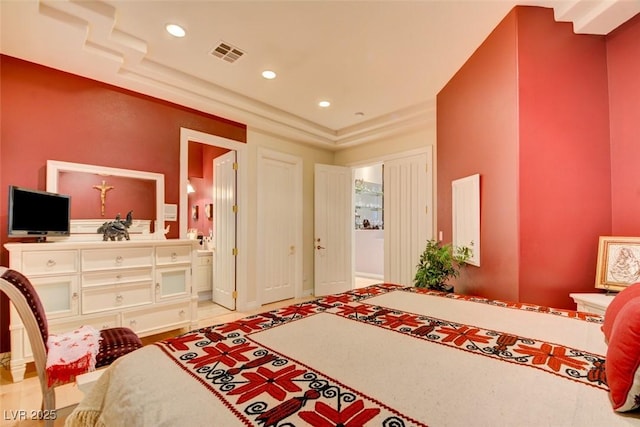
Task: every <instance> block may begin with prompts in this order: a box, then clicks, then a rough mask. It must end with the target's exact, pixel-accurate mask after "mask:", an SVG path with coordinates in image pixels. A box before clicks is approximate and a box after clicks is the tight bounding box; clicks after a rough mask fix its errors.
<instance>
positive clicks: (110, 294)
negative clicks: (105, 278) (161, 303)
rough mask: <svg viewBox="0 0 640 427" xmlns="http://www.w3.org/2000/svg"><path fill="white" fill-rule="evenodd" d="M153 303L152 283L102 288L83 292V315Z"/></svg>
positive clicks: (87, 289)
mask: <svg viewBox="0 0 640 427" xmlns="http://www.w3.org/2000/svg"><path fill="white" fill-rule="evenodd" d="M152 302H153V287H152V286H151V283H148V284H144V283H143V284H133V285H115V286H113V285H111V286H101V287H94V288H84V289H83V290H82V314H88V313H97V312H101V311H106V310H113V309H122V308H127V307H135V306H139V305H145V304H151V303H152Z"/></svg>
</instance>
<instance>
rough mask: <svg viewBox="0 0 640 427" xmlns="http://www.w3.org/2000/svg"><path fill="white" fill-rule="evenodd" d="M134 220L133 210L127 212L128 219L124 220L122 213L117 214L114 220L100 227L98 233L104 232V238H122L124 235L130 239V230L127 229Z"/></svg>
mask: <svg viewBox="0 0 640 427" xmlns="http://www.w3.org/2000/svg"><path fill="white" fill-rule="evenodd" d="M132 222H133V211H129V213H127V219H126V220H124V221H122V220H121V219H120V214H118V215H117V216H116V219H115V220H114V221H107V222H105V223H104V224H102V225H101V226H100V228H98V233H102V240H104V241H106V240H109V239H111V240H116V239H117V240H122V238H123V237H124V238H125V239H126V240H129V231H128V230H127V229H128V228H129V227H130V226H131V223H132Z"/></svg>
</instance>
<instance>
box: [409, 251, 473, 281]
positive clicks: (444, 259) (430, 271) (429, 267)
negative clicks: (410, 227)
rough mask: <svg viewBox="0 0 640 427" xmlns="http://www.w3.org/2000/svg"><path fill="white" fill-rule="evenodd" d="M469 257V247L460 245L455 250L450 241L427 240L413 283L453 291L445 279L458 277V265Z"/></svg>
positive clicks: (461, 264)
mask: <svg viewBox="0 0 640 427" xmlns="http://www.w3.org/2000/svg"><path fill="white" fill-rule="evenodd" d="M470 257H471V249H470V248H468V247H466V246H461V247H458V248H456V249H455V250H454V249H453V247H452V246H451V244H450V243H447V244H441V243H440V242H438V241H436V240H429V241H427V247H426V248H425V250H424V252H422V255H420V262H419V263H418V265H417V267H418V270H417V271H416V276H415V278H414V279H413V281H414V285H415V286H416V287H418V288H429V289H433V290H437V291H443V292H453V286H452V285H449V284H447V283H446V282H447V280H448V279H450V278H452V277H458V275H459V274H460V271H459V269H460V267H462V266H463V265H464V262H465V261H466V260H468V259H469V258H470Z"/></svg>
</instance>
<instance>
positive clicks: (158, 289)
mask: <svg viewBox="0 0 640 427" xmlns="http://www.w3.org/2000/svg"><path fill="white" fill-rule="evenodd" d="M156 292H160V283H156Z"/></svg>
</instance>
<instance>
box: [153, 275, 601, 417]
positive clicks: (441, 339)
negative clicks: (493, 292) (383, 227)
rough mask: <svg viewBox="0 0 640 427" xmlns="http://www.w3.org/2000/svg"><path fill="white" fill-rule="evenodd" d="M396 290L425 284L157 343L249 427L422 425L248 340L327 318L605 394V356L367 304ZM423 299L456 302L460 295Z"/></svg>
mask: <svg viewBox="0 0 640 427" xmlns="http://www.w3.org/2000/svg"><path fill="white" fill-rule="evenodd" d="M391 291H406V292H424V291H423V290H421V289H419V288H404V287H401V286H399V285H392V284H381V285H374V286H370V287H367V288H363V289H357V290H353V291H351V292H346V293H343V294H339V295H330V296H327V297H324V298H319V299H317V300H314V301H309V302H306V303H302V304H296V305H293V306H289V307H285V308H282V309H279V310H274V311H270V312H266V313H262V314H259V315H255V316H250V317H248V318H245V319H242V320H240V321H236V322H230V323H226V324H223V325H217V326H211V327H208V328H202V329H198V330H195V331H191V332H189V333H187V334H184V335H182V336H179V337H176V338H172V339H169V340H166V341H163V342H160V343H156V344H155V345H157V346H158V347H159V348H160V349H162V350H163V351H164V352H165V353H166V354H167V355H168V356H169V357H170V358H171V359H172V360H174V361H175V363H176V364H178V365H179V366H180V367H181V368H182V369H183V370H185V371H187V372H189V373H190V374H191V375H192V376H195V377H197V378H198V379H199V381H200V383H202V384H203V385H204V386H205V387H207V388H208V389H209V390H210V391H211V393H212V394H214V395H215V396H216V397H217V398H218V399H219V400H221V401H222V402H223V403H224V404H225V406H227V407H229V408H230V409H231V410H232V411H233V413H234V414H236V416H238V418H240V419H241V420H242V422H244V423H245V424H247V425H260V426H267V427H279V426H292V427H293V426H308V425H310V426H319V427H325V426H326V427H329V426H364V425H367V426H369V425H374V426H385V425H389V426H408V425H412V426H413V425H415V426H422V425H424V424H422V423H420V422H418V421H416V420H413V419H411V418H409V417H407V416H406V415H403V414H401V413H400V412H399V411H397V410H395V409H393V408H391V407H389V406H387V405H386V404H385V403H384V402H380V401H377V400H375V399H373V398H371V397H369V396H367V395H365V394H364V393H361V392H359V391H356V390H353V389H351V388H350V387H349V386H348V385H345V384H341V383H340V382H339V381H337V380H335V379H333V378H330V377H328V376H327V375H324V374H323V373H321V372H318V371H317V370H314V369H312V368H310V367H309V366H306V365H304V364H302V363H300V362H298V361H296V360H293V359H291V358H289V357H287V356H286V355H283V354H280V353H277V352H275V351H273V350H271V349H269V348H266V347H264V346H262V345H260V344H258V343H256V342H255V341H253V340H252V339H251V334H252V333H254V332H256V331H262V330H265V329H270V328H275V327H278V326H280V325H284V324H287V323H289V322H293V321H297V320H299V319H302V318H305V317H309V316H314V315H316V314H318V313H330V314H334V315H337V316H341V317H343V318H346V319H350V320H353V321H357V322H364V323H366V324H369V325H371V326H374V327H380V328H384V329H386V330H389V331H394V332H397V333H402V334H405V335H406V336H408V337H412V338H414V339H419V340H425V341H428V342H432V343H433V344H434V345H444V346H448V347H450V348H455V349H458V350H462V351H466V352H472V353H476V354H479V355H482V356H485V357H491V358H494V359H496V360H502V361H505V362H509V363H515V364H518V365H522V366H526V367H530V368H535V369H540V370H542V371H545V372H548V373H550V374H553V375H557V376H560V377H564V378H567V379H570V380H573V381H578V382H581V383H584V384H587V385H589V386H593V387H597V388H600V389H603V390H607V386H606V373H605V372H604V358H603V357H602V356H599V355H595V354H590V353H586V352H583V351H580V350H577V349H572V348H567V347H564V346H560V345H556V344H553V343H548V342H544V341H539V340H534V339H529V338H526V337H519V336H516V335H513V334H506V333H501V332H497V331H491V330H487V329H483V328H479V327H475V326H473V325H461V324H457V323H453V322H448V321H446V320H442V319H437V318H432V317H429V316H423V315H419V314H415V313H407V312H402V311H398V310H394V309H390V308H386V307H382V306H377V305H371V304H367V303H366V300H367V299H369V298H371V297H373V296H376V295H380V294H383V293H386V292H391ZM425 293H428V294H431V295H438V296H442V297H446V298H451V296H450V295H454V294H441V293H438V292H432V291H427V292H425ZM460 298H463V299H466V300H469V301H474V302H480V303H485V304H491V305H500V306H503V307H508V308H513V309H520V310H535V311H540V312H545V313H549V314H554V315H562V316H567V317H576V318H577V319H580V320H586V321H590V322H591V321H595V322H597V321H599V320H601V319H598V317H599V316H587V317H585V318H580V317H578V316H575V315H572V314H571V313H570V311H568V310H567V311H563V310H550V309H546V310H545V308H543V307H539V306H531V305H528V304H510V303H505V302H500V301H493V300H488V299H482V298H474V297H464V296H460Z"/></svg>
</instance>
